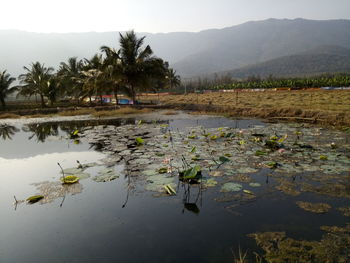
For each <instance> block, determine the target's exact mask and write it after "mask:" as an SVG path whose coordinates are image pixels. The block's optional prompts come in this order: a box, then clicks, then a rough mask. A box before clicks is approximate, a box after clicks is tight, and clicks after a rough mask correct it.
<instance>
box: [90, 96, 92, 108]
mask: <svg viewBox="0 0 350 263" xmlns="http://www.w3.org/2000/svg"><path fill="white" fill-rule="evenodd" d="M89 101H90V106H91V105H92V98H91V95H89Z"/></svg>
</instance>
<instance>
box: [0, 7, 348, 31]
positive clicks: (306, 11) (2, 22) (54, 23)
mask: <svg viewBox="0 0 350 263" xmlns="http://www.w3.org/2000/svg"><path fill="white" fill-rule="evenodd" d="M0 6H1V16H0V30H1V29H18V30H25V31H31V32H41V33H49V32H59V33H66V32H89V31H97V32H105V31H125V30H130V29H134V30H135V31H138V32H151V33H158V32H175V31H176V32H178V31H191V32H197V31H201V30H205V29H211V28H223V27H228V26H233V25H237V24H241V23H244V22H247V21H251V20H263V19H267V18H290V19H293V18H306V19H317V20H325V19H350V12H349V10H350V0H0Z"/></svg>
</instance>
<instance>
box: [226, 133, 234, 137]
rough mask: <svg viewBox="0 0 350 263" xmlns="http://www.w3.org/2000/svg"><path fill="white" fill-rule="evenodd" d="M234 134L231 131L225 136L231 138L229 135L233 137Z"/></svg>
mask: <svg viewBox="0 0 350 263" xmlns="http://www.w3.org/2000/svg"><path fill="white" fill-rule="evenodd" d="M232 135H233V133H232V132H229V133H227V134H226V136H225V137H226V138H229V137H231V136H232Z"/></svg>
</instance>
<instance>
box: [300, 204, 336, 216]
mask: <svg viewBox="0 0 350 263" xmlns="http://www.w3.org/2000/svg"><path fill="white" fill-rule="evenodd" d="M296 204H297V205H298V206H299V207H300V208H302V209H304V210H305V211H308V212H312V213H317V214H323V213H327V212H328V211H329V210H330V209H331V206H330V205H329V204H325V203H309V202H302V201H298V202H296Z"/></svg>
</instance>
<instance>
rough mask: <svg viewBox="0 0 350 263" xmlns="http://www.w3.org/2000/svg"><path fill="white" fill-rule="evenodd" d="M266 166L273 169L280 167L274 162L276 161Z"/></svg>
mask: <svg viewBox="0 0 350 263" xmlns="http://www.w3.org/2000/svg"><path fill="white" fill-rule="evenodd" d="M265 165H266V166H267V167H269V168H271V169H274V168H277V166H278V163H277V162H274V161H271V162H267V163H265Z"/></svg>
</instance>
